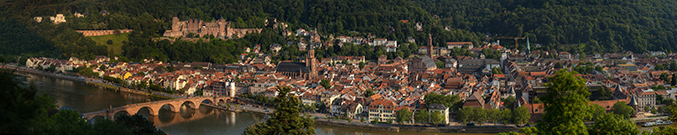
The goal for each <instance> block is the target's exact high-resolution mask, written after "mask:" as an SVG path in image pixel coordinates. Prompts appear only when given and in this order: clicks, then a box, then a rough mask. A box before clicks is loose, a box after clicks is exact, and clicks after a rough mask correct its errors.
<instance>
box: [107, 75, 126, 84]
mask: <svg viewBox="0 0 677 135" xmlns="http://www.w3.org/2000/svg"><path fill="white" fill-rule="evenodd" d="M103 80H106V81H109V82H113V83H116V84H123V83H124V80H122V79H120V78H115V77H110V76H103Z"/></svg>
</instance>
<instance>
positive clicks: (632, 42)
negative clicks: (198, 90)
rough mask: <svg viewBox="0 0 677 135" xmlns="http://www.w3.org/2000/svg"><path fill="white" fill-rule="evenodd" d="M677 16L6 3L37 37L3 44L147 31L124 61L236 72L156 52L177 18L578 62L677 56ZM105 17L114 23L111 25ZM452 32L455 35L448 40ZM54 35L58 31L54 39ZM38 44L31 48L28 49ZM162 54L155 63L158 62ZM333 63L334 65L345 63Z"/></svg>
mask: <svg viewBox="0 0 677 135" xmlns="http://www.w3.org/2000/svg"><path fill="white" fill-rule="evenodd" d="M676 6H677V2H675V0H646V1H620V0H584V1H559V0H535V1H527V0H392V1H391V0H349V1H343V0H227V1H223V0H165V1H155V0H109V1H101V0H51V1H30V0H14V1H7V2H2V3H0V9H1V10H0V20H3V22H17V25H16V26H18V27H15V25H3V26H0V27H7V28H4V29H10V28H9V27H13V28H12V29H10V30H19V31H21V30H23V31H25V32H22V33H23V34H27V35H26V36H18V37H17V36H14V37H12V40H6V41H3V42H0V47H2V48H11V49H10V51H3V54H12V55H15V54H20V53H18V52H17V51H19V50H20V49H17V48H21V47H20V45H30V46H45V47H41V48H44V49H43V50H39V49H38V50H28V53H34V52H41V51H45V50H49V51H47V52H53V50H50V48H49V47H54V48H57V49H58V53H51V54H54V55H56V56H58V57H69V56H76V57H82V58H91V57H92V56H93V55H106V54H107V53H106V52H105V51H104V52H102V51H101V49H100V48H101V47H99V46H95V45H91V42H90V41H91V40H89V39H87V38H83V37H81V36H77V35H73V30H76V29H125V28H129V29H134V30H135V31H139V32H138V33H137V34H136V35H135V37H133V38H135V39H130V42H128V43H126V44H125V45H124V46H123V48H126V49H125V52H123V54H122V56H124V57H129V59H130V60H138V59H142V58H144V57H157V58H158V59H163V58H160V57H165V58H168V59H170V60H185V61H192V60H207V61H210V62H219V63H221V62H232V61H233V59H234V58H233V57H236V56H237V55H238V54H229V55H232V56H233V57H231V56H218V57H217V58H208V57H192V58H183V55H175V54H176V52H179V51H177V50H172V49H183V50H185V48H181V46H192V45H193V43H182V42H177V43H175V44H177V45H176V46H179V47H175V46H173V47H172V48H166V47H163V48H162V49H160V48H157V47H158V46H154V45H158V44H168V43H151V42H152V40H151V39H152V38H155V37H159V36H161V35H162V33H163V32H164V31H165V30H167V29H169V28H170V23H169V21H170V19H171V17H175V16H177V17H179V18H181V19H182V20H186V19H190V18H198V19H202V20H205V21H210V20H213V19H217V18H220V17H224V18H225V19H226V20H228V21H231V22H234V24H233V27H237V28H251V27H256V28H261V27H263V25H264V21H265V20H266V19H269V18H276V19H277V21H278V22H286V23H287V24H289V26H290V28H291V29H290V30H295V29H298V28H306V29H317V30H318V31H320V33H321V34H323V35H324V36H328V35H335V36H338V35H345V36H366V35H368V34H371V35H375V36H376V37H378V38H387V39H389V40H398V41H399V42H406V39H407V37H413V38H414V39H416V41H417V45H415V46H413V47H416V46H422V45H427V44H425V43H424V42H425V41H426V38H427V34H429V33H430V34H433V43H435V45H436V46H444V45H445V42H453V41H470V42H474V43H475V44H476V45H479V44H480V43H481V41H483V40H484V37H485V36H486V35H490V36H508V37H511V36H529V37H530V41H531V42H532V43H540V44H543V45H544V47H543V48H540V49H544V50H552V49H557V50H564V51H570V52H572V53H579V52H585V53H593V52H621V51H634V52H646V51H667V52H674V51H675V50H677V46H674V44H677V39H676V38H677V37H675V36H674V34H677V29H676V28H677V26H676V25H677V20H676V18H677V13H676V12H677V10H674V9H677V7H676ZM75 12H79V13H83V14H85V15H86V17H83V18H76V17H73V13H75ZM102 12H107V13H109V14H107V15H105V16H104V15H102V14H101V13H102ZM57 13H62V14H65V15H66V16H67V17H66V19H67V20H69V21H68V22H67V23H62V24H59V25H52V26H51V27H48V26H49V25H48V24H42V23H31V22H32V21H31V19H32V17H36V16H43V18H44V17H47V16H53V15H55V14H57ZM402 20H406V21H402ZM416 22H422V24H423V30H422V31H416V30H415V23H416ZM42 25H44V26H42ZM445 26H449V27H450V29H448V30H445ZM22 27H26V28H27V29H22ZM50 28H51V29H52V30H44V29H50ZM43 30H44V31H43ZM62 31H63V32H62ZM266 31H274V33H270V32H268V33H267V34H258V35H252V36H250V37H245V38H244V39H241V40H237V41H229V42H228V43H205V44H207V46H202V47H206V48H195V50H204V49H209V47H208V46H209V45H216V46H222V47H223V46H230V45H232V46H235V47H244V46H250V47H251V46H253V45H254V44H261V45H262V46H263V48H267V46H268V45H270V44H272V43H279V44H285V42H286V41H285V40H284V39H280V38H281V37H280V36H276V35H274V34H275V33H279V32H280V31H279V30H266ZM4 34H7V33H4ZM271 34H273V35H271ZM31 35H32V36H31ZM36 35H37V36H36ZM265 37H269V38H265ZM5 38H6V37H5ZM17 38H19V39H17ZM28 38H31V39H28ZM40 38H42V39H40ZM32 39H36V40H32ZM323 39H327V38H326V37H325V38H323ZM29 40H31V41H30V42H28V44H22V43H24V42H23V41H29ZM216 42H221V41H216ZM521 42H524V41H521ZM502 43H503V44H504V46H506V47H508V48H512V47H513V45H512V44H513V43H512V41H507V42H505V41H504V42H502ZM43 44H47V45H43ZM182 44H185V45H182ZM218 44H221V45H218ZM226 44H230V45H226ZM161 46H166V45H161ZM563 46H565V47H563ZM146 47H151V48H146ZM522 47H523V46H522ZM522 47H520V49H523V48H522ZM23 48H26V47H23ZM83 49H85V50H83ZM86 49H90V50H86ZM104 49H105V48H104ZM134 49H136V50H138V52H139V53H138V54H139V55H135V54H137V53H133V52H132V51H133V50H134ZM211 49H212V50H213V49H214V48H211ZM229 49H230V48H229ZM232 49H239V48H232ZM326 49H328V50H331V49H329V48H326ZM412 49H416V48H412ZM412 49H405V50H408V51H410V52H402V53H399V54H395V53H393V54H388V55H389V56H395V55H397V56H407V55H409V54H411V52H413V51H415V50H412ZM536 49H539V48H536ZM11 50H14V51H11ZM153 50H155V51H154V53H148V52H153ZM334 50H336V49H334ZM264 51H267V50H264ZM188 52H190V51H188ZM109 53H110V52H109ZM172 53H174V54H172ZM214 53H216V54H218V53H239V51H231V50H227V51H225V50H224V51H219V52H214ZM297 53H299V52H293V53H289V54H297ZM44 54H45V53H41V55H44ZM179 54H180V53H179ZM324 54H327V55H328V56H331V55H338V54H343V53H340V52H334V53H324ZM374 55H378V54H374ZM293 56H294V55H290V56H289V57H287V56H283V57H282V59H293Z"/></svg>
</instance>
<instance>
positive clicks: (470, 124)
mask: <svg viewBox="0 0 677 135" xmlns="http://www.w3.org/2000/svg"><path fill="white" fill-rule="evenodd" d="M465 126H468V127H474V126H475V122H470V123H468V124H466V125H465Z"/></svg>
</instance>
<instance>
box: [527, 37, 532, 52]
mask: <svg viewBox="0 0 677 135" xmlns="http://www.w3.org/2000/svg"><path fill="white" fill-rule="evenodd" d="M527 51H529V52H531V45H529V36H527Z"/></svg>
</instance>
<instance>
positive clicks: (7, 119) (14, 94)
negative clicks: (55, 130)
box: [0, 69, 56, 134]
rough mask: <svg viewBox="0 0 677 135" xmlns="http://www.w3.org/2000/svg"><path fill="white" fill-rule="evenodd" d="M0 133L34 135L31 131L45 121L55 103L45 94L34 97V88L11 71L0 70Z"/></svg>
mask: <svg viewBox="0 0 677 135" xmlns="http://www.w3.org/2000/svg"><path fill="white" fill-rule="evenodd" d="M0 89H1V90H2V94H0V97H1V98H0V99H2V102H0V108H2V109H0V114H2V115H0V121H2V122H0V132H1V133H7V134H35V133H34V131H32V129H34V128H38V127H40V126H41V125H42V124H44V123H45V122H44V121H46V116H47V111H49V110H51V109H54V108H55V107H56V106H54V103H55V101H54V100H53V99H52V98H51V97H49V95H47V93H44V94H41V95H36V90H35V88H34V87H33V86H32V85H31V86H29V85H27V84H24V83H23V82H22V80H21V79H18V78H16V76H15V75H14V74H13V73H12V71H8V70H4V69H0Z"/></svg>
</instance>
